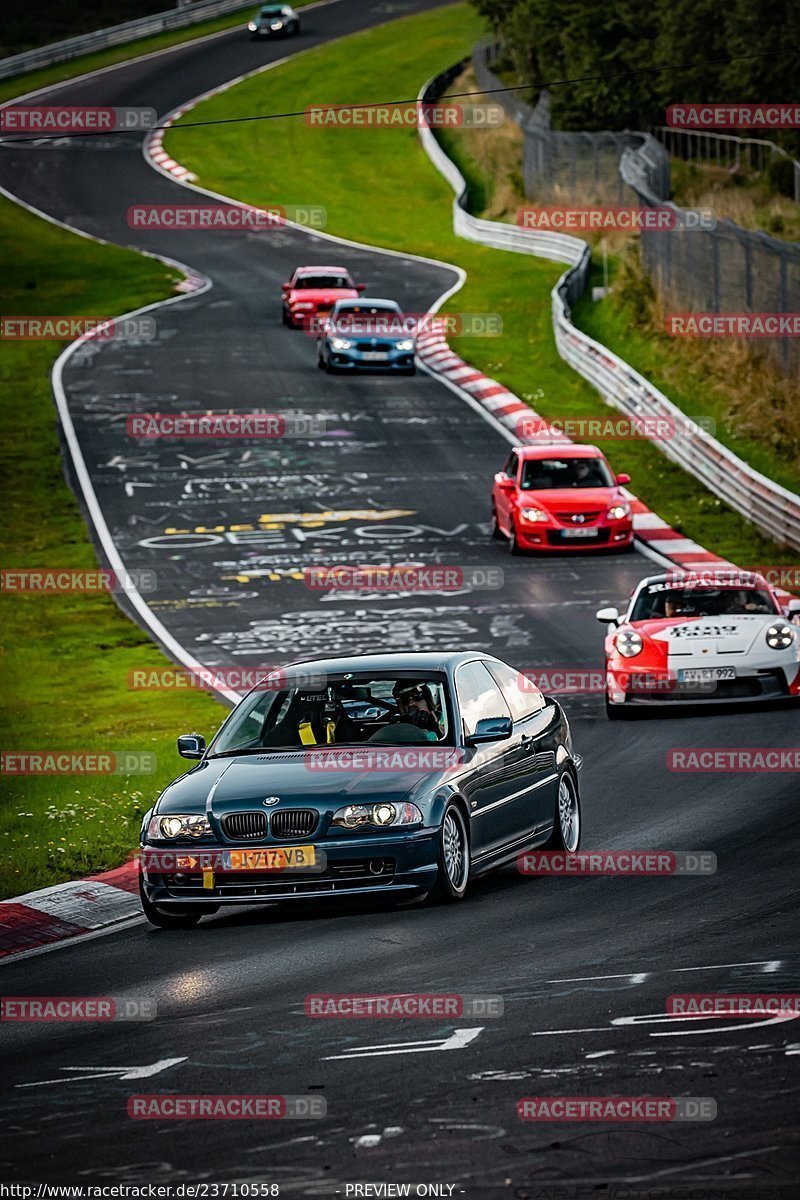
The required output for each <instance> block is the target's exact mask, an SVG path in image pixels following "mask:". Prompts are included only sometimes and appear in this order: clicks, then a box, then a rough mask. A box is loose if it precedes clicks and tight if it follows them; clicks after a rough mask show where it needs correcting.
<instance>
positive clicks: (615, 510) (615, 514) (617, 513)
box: [606, 504, 631, 521]
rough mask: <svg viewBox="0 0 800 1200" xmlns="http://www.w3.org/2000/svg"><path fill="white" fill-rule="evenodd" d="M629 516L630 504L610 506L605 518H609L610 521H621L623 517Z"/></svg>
mask: <svg viewBox="0 0 800 1200" xmlns="http://www.w3.org/2000/svg"><path fill="white" fill-rule="evenodd" d="M630 515H631V506H630V504H612V506H611V508H610V509H609V510H608V512H607V513H606V516H607V517H610V518H611V520H612V521H621V520H622V518H623V517H629V516H630Z"/></svg>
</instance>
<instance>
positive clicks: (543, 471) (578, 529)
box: [492, 442, 633, 554]
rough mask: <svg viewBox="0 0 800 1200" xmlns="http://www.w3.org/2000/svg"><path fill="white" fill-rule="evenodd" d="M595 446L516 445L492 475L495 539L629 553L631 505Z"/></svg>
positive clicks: (519, 547) (516, 546)
mask: <svg viewBox="0 0 800 1200" xmlns="http://www.w3.org/2000/svg"><path fill="white" fill-rule="evenodd" d="M626 483H630V476H629V475H615V474H614V472H613V471H612V470H611V468H610V466H609V465H608V463H607V461H606V459H605V457H604V456H603V455H602V454H601V453H600V451H599V450H598V449H597V447H596V446H575V445H573V444H572V443H571V442H565V443H564V444H563V445H558V444H556V445H553V444H552V443H550V444H549V445H547V446H515V448H514V449H513V450H512V451H511V454H510V455H509V457H508V462H507V463H506V465H505V467H504V468H503V470H502V471H500V473H499V474H497V475H495V477H494V486H493V488H492V516H493V518H494V521H493V526H492V536H493V537H495V538H503V537H505V538H508V544H509V549H510V551H511V553H512V554H520V553H522V551H524V550H548V551H550V550H567V551H568V550H600V549H603V550H608V549H615V550H626V549H627V548H628V547H629V546H631V545H632V543H633V518H632V517H631V506H630V503H629V501H628V498H627V497H626V495H625V492H624V491H623V490H622V485H623V484H626Z"/></svg>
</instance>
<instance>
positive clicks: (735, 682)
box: [597, 570, 800, 720]
mask: <svg viewBox="0 0 800 1200" xmlns="http://www.w3.org/2000/svg"><path fill="white" fill-rule="evenodd" d="M798 613H800V599H792V600H789V601H788V602H787V603H786V604H783V605H782V604H781V602H780V601H779V599H778V597H777V595H776V594H775V592H774V591H773V589H772V588H771V587H770V585H769V584H768V583H767V581H766V579H764V578H763V576H761V575H756V574H751V573H749V572H741V571H735V570H732V571H730V572H727V573H720V572H714V574H713V575H709V574H702V573H698V574H692V573H681V572H672V573H670V574H667V575H651V576H649V577H648V578H647V579H643V580H642V581H641V583H639V585H638V586H637V587H636V588H635V590H634V592H633V594H632V596H631V600H630V604H629V605H628V608H627V611H626V612H625V613H624V614H622V615H620V613H619V612H618V611H617V609H616V608H601V609H600V611H599V612H598V613H597V619H598V621H601V622H603V623H604V624H606V625H608V626H609V632H608V635H607V637H606V643H605V654H606V712H607V713H608V716H609V718H610V719H612V720H616V719H619V718H620V717H623V716H624V715H625V714H626V713H627V712H629V711H630V709H631V708H634V707H639V706H641V707H644V706H645V705H648V706H651V705H655V704H667V703H668V704H675V703H676V702H677V703H682V704H702V703H705V704H708V703H713V704H718V703H722V702H724V703H736V702H738V703H744V702H748V701H749V702H753V701H758V700H780V699H782V698H783V699H785V698H790V697H794V696H797V697H800V627H798V625H796V624H795V623H794V621H795V619H796V618H797V615H798Z"/></svg>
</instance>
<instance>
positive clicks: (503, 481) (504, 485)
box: [494, 471, 517, 492]
mask: <svg viewBox="0 0 800 1200" xmlns="http://www.w3.org/2000/svg"><path fill="white" fill-rule="evenodd" d="M494 481H495V483H496V484H497V486H498V487H499V488H501V489H502V490H503V491H504V492H511V491H513V490H514V488H515V487H516V486H517V481H516V480H515V479H512V478H511V476H510V475H504V474H503V473H502V471H501V472H500V474H499V475H495V477H494Z"/></svg>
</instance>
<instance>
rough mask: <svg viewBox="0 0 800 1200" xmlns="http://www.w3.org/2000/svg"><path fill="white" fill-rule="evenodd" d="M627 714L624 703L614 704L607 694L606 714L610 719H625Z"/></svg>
mask: <svg viewBox="0 0 800 1200" xmlns="http://www.w3.org/2000/svg"><path fill="white" fill-rule="evenodd" d="M627 715H628V714H627V713H626V712H625V705H624V704H612V703H611V701H610V700H609V698H608V696H606V716H607V717H608V719H609V721H624V720H625V717H626V716H627Z"/></svg>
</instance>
